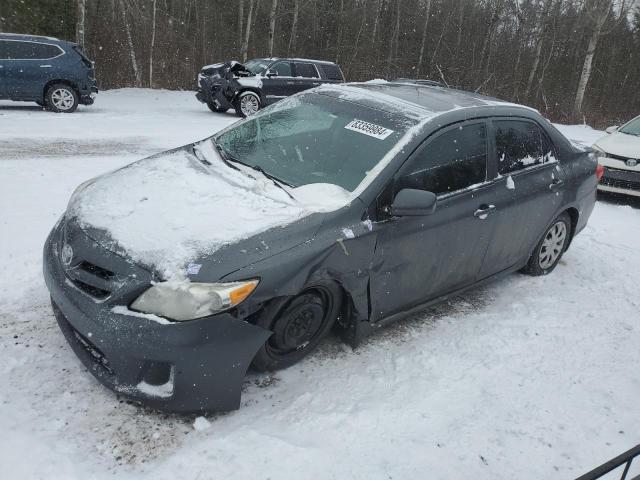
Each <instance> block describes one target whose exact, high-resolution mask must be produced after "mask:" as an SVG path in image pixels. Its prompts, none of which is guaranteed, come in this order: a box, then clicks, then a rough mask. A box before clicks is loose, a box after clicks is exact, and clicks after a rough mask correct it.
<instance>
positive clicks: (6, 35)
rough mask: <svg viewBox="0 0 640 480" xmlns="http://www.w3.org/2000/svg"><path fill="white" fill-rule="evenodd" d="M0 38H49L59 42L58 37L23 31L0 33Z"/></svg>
mask: <svg viewBox="0 0 640 480" xmlns="http://www.w3.org/2000/svg"><path fill="white" fill-rule="evenodd" d="M0 39H11V40H50V41H53V42H59V41H60V39H59V38H56V37H45V36H42V35H28V34H24V33H0Z"/></svg>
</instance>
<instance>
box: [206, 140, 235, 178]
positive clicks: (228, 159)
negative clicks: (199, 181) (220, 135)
mask: <svg viewBox="0 0 640 480" xmlns="http://www.w3.org/2000/svg"><path fill="white" fill-rule="evenodd" d="M211 143H213V146H214V147H216V150H217V151H218V155H220V159H221V160H222V162H223V163H224V164H225V165H226V166H227V167H229V168H233V169H234V170H238V171H240V169H239V168H238V167H236V166H235V165H234V164H233V163H231V162H236V163H242V162H239V161H238V160H237V159H235V158H233V157H232V156H231V155H229V154H228V153H227V151H226V150H225V149H224V148H222V145H220V144H219V143H218V142H216V141H215V140H214V139H213V138H212V139H211Z"/></svg>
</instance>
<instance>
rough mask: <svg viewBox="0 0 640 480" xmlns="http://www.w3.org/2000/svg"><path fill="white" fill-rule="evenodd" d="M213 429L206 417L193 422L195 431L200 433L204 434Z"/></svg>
mask: <svg viewBox="0 0 640 480" xmlns="http://www.w3.org/2000/svg"><path fill="white" fill-rule="evenodd" d="M208 428H211V422H210V421H209V420H207V419H206V418H204V417H197V418H196V419H195V420H194V422H193V429H194V430H197V431H198V432H203V431H205V430H207V429H208Z"/></svg>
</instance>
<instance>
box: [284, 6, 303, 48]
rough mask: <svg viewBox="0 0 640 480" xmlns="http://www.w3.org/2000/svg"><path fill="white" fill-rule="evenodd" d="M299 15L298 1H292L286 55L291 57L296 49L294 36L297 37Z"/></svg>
mask: <svg viewBox="0 0 640 480" xmlns="http://www.w3.org/2000/svg"><path fill="white" fill-rule="evenodd" d="M299 15H300V0H293V18H292V19H291V34H290V35H289V46H288V47H287V55H291V54H292V53H293V52H294V51H295V48H296V36H297V35H298V16H299Z"/></svg>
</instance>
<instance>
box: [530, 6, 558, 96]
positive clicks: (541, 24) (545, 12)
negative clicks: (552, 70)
mask: <svg viewBox="0 0 640 480" xmlns="http://www.w3.org/2000/svg"><path fill="white" fill-rule="evenodd" d="M551 3H552V0H545V1H544V3H543V7H542V11H541V12H540V15H539V16H538V21H537V22H536V23H537V24H536V30H537V33H538V34H537V38H536V43H537V45H536V53H535V55H534V57H533V65H532V66H531V72H529V78H528V80H527V86H526V87H525V90H524V97H525V98H527V97H528V96H529V92H531V86H532V85H533V79H534V78H535V75H536V71H537V70H538V64H539V63H540V57H541V56H542V44H543V43H544V34H545V23H546V21H547V17H548V16H549V10H551Z"/></svg>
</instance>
